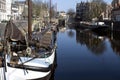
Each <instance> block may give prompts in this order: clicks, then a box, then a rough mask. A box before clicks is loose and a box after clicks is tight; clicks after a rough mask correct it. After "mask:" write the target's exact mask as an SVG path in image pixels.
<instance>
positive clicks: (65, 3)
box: [19, 0, 112, 12]
mask: <svg viewBox="0 0 120 80" xmlns="http://www.w3.org/2000/svg"><path fill="white" fill-rule="evenodd" d="M19 1H24V0H19ZM42 1H50V0H42ZM51 1H52V4H57V10H58V11H65V12H67V11H68V9H70V8H72V9H74V10H75V8H76V3H79V2H81V1H90V0H51ZM104 1H105V2H107V3H108V4H110V3H111V2H112V0H104Z"/></svg>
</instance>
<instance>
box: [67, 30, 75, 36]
mask: <svg viewBox="0 0 120 80" xmlns="http://www.w3.org/2000/svg"><path fill="white" fill-rule="evenodd" d="M68 36H69V37H73V36H74V32H73V30H72V29H71V30H70V31H68Z"/></svg>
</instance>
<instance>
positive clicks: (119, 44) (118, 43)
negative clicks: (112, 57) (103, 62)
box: [109, 32, 120, 56]
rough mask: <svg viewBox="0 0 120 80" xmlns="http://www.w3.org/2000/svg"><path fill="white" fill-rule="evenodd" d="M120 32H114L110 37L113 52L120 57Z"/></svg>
mask: <svg viewBox="0 0 120 80" xmlns="http://www.w3.org/2000/svg"><path fill="white" fill-rule="evenodd" d="M119 34H120V32H112V33H111V36H110V37H109V39H110V42H111V47H112V49H113V51H114V52H115V53H116V54H117V55H119V56H120V35H119Z"/></svg>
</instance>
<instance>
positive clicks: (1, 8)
mask: <svg viewBox="0 0 120 80" xmlns="http://www.w3.org/2000/svg"><path fill="white" fill-rule="evenodd" d="M5 19H6V0H0V22H1V21H3V20H5Z"/></svg>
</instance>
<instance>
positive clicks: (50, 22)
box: [50, 0, 52, 24]
mask: <svg viewBox="0 0 120 80" xmlns="http://www.w3.org/2000/svg"><path fill="white" fill-rule="evenodd" d="M51 12H52V11H51V0H50V24H51Z"/></svg>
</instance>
